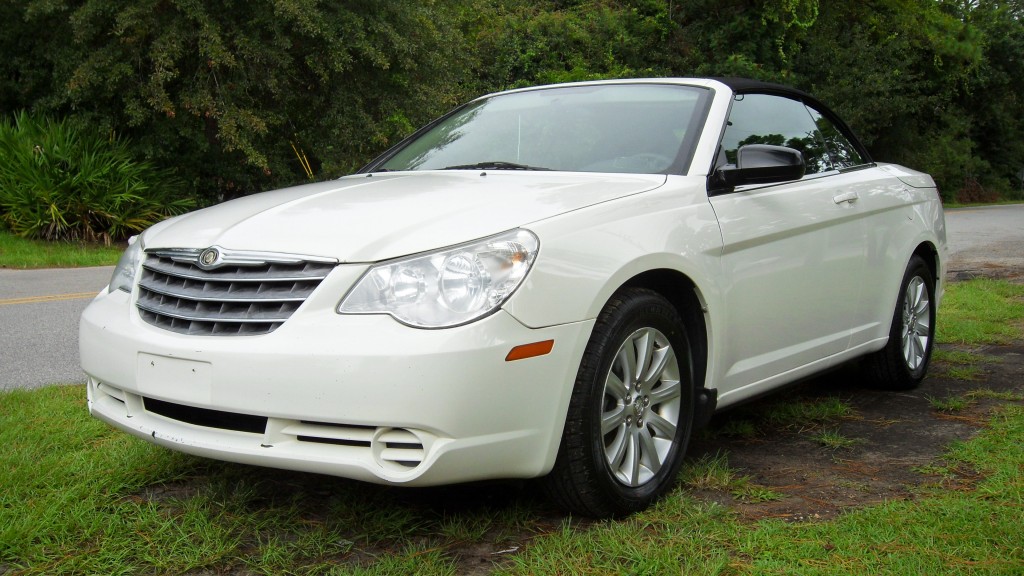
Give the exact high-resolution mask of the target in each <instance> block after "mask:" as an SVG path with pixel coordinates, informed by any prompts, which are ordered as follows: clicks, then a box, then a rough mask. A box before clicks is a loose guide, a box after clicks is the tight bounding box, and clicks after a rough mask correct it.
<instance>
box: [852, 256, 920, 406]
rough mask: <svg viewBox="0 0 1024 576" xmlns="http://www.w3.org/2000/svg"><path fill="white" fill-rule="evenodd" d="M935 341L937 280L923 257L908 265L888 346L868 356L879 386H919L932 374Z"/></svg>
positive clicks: (876, 384) (875, 380) (901, 387)
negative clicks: (930, 370) (930, 362)
mask: <svg viewBox="0 0 1024 576" xmlns="http://www.w3.org/2000/svg"><path fill="white" fill-rule="evenodd" d="M934 341H935V279H934V278H933V277H932V272H931V269H930V268H928V265H927V264H925V262H924V260H922V259H921V257H920V256H914V257H913V258H911V259H910V263H909V264H908V265H907V271H906V273H904V275H903V282H902V283H901V284H900V293H899V298H897V299H896V310H895V311H894V312H893V318H892V325H891V327H890V328H889V342H887V343H886V345H885V348H882V349H881V350H879V351H878V352H875V353H874V354H872V355H870V356H868V357H867V362H866V367H867V370H868V373H869V375H870V376H871V378H872V381H873V383H874V384H875V386H876V387H878V388H882V389H885V390H910V389H912V388H916V387H917V386H918V385H919V384H920V383H921V381H922V380H924V377H925V374H927V373H928V362H929V361H930V360H931V356H932V344H933V343H934Z"/></svg>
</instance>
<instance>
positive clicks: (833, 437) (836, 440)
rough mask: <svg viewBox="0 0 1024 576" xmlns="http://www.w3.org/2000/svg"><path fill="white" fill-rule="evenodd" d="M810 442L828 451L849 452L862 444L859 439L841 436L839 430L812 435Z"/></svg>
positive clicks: (823, 431)
mask: <svg viewBox="0 0 1024 576" xmlns="http://www.w3.org/2000/svg"><path fill="white" fill-rule="evenodd" d="M811 440H813V441H814V442H815V443H817V444H819V445H821V446H824V447H825V448H828V449H829V450H849V449H850V448H853V447H854V446H856V445H857V444H860V443H861V442H862V440H860V439H859V438H849V437H846V436H843V435H842V434H840V433H839V430H822V431H821V432H818V433H817V434H814V435H812V436H811Z"/></svg>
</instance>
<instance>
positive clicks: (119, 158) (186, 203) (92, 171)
mask: <svg viewBox="0 0 1024 576" xmlns="http://www.w3.org/2000/svg"><path fill="white" fill-rule="evenodd" d="M175 184H176V181H175V179H174V178H173V177H172V175H171V173H170V172H169V171H167V170H158V169H156V168H154V167H153V166H152V165H151V164H149V163H148V162H137V161H135V160H134V159H133V158H132V154H131V150H130V148H129V146H128V143H127V142H126V141H125V140H123V139H120V138H116V137H114V136H110V137H105V136H103V135H101V134H98V133H96V132H95V131H94V130H89V129H88V128H81V127H78V126H76V125H74V124H73V123H72V122H70V121H67V120H60V121H54V120H50V119H45V118H34V117H31V116H29V115H28V114H27V113H24V112H23V113H21V114H19V115H18V116H16V117H14V118H13V120H12V121H7V120H4V121H2V122H0V221H2V222H3V223H4V224H5V225H6V226H7V227H8V228H9V229H10V230H11V231H12V232H14V233H15V234H17V235H19V236H24V237H31V238H43V239H47V240H85V241H88V242H97V241H103V242H105V243H107V244H109V243H110V242H111V241H113V240H121V239H124V238H126V237H127V236H129V235H130V234H132V233H134V232H138V231H140V230H142V229H144V228H146V227H148V226H150V225H152V224H154V223H156V222H158V221H160V220H162V219H164V218H166V217H168V216H171V215H173V214H177V213H181V212H183V211H184V210H186V209H187V208H189V207H190V206H191V205H192V202H191V201H190V200H189V199H188V198H182V197H175V194H176V193H179V191H178V190H176V189H175Z"/></svg>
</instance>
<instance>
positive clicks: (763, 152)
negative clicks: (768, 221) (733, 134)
mask: <svg viewBox="0 0 1024 576" xmlns="http://www.w3.org/2000/svg"><path fill="white" fill-rule="evenodd" d="M806 171H807V164H806V163H805V162H804V155H803V153H801V152H800V151H799V150H794V149H793V148H786V147H785V146H772V145H769V144H747V145H746V146H740V148H739V150H737V151H736V166H735V167H722V168H719V169H718V170H715V172H714V173H713V174H712V175H711V177H710V178H708V189H709V190H711V191H713V192H724V191H727V190H731V189H733V188H735V187H737V186H744V185H747V184H776V183H779V182H789V181H791V180H799V179H801V178H803V177H804V173H805V172H806Z"/></svg>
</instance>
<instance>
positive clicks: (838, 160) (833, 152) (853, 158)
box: [807, 106, 864, 169]
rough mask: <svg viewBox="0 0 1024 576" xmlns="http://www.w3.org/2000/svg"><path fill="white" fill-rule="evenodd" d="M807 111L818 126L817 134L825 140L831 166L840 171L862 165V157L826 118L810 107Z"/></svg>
mask: <svg viewBox="0 0 1024 576" xmlns="http://www.w3.org/2000/svg"><path fill="white" fill-rule="evenodd" d="M807 111H808V112H810V113H811V118H813V119H814V123H815V124H816V125H817V126H818V132H819V133H821V135H822V138H823V139H824V140H825V146H826V147H827V148H828V153H829V156H830V157H831V158H832V165H833V166H835V167H836V168H837V169H842V168H849V167H851V166H860V165H861V164H863V163H864V157H863V156H861V154H860V152H858V151H857V148H856V147H855V146H854V145H853V144H852V143H850V139H849V138H847V137H846V136H845V135H844V134H843V133H842V132H840V131H839V129H838V128H836V127H835V125H834V124H832V122H830V121H829V119H828V118H825V117H824V116H822V115H821V113H820V112H818V111H817V110H815V109H814V108H811V107H810V106H808V107H807Z"/></svg>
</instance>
